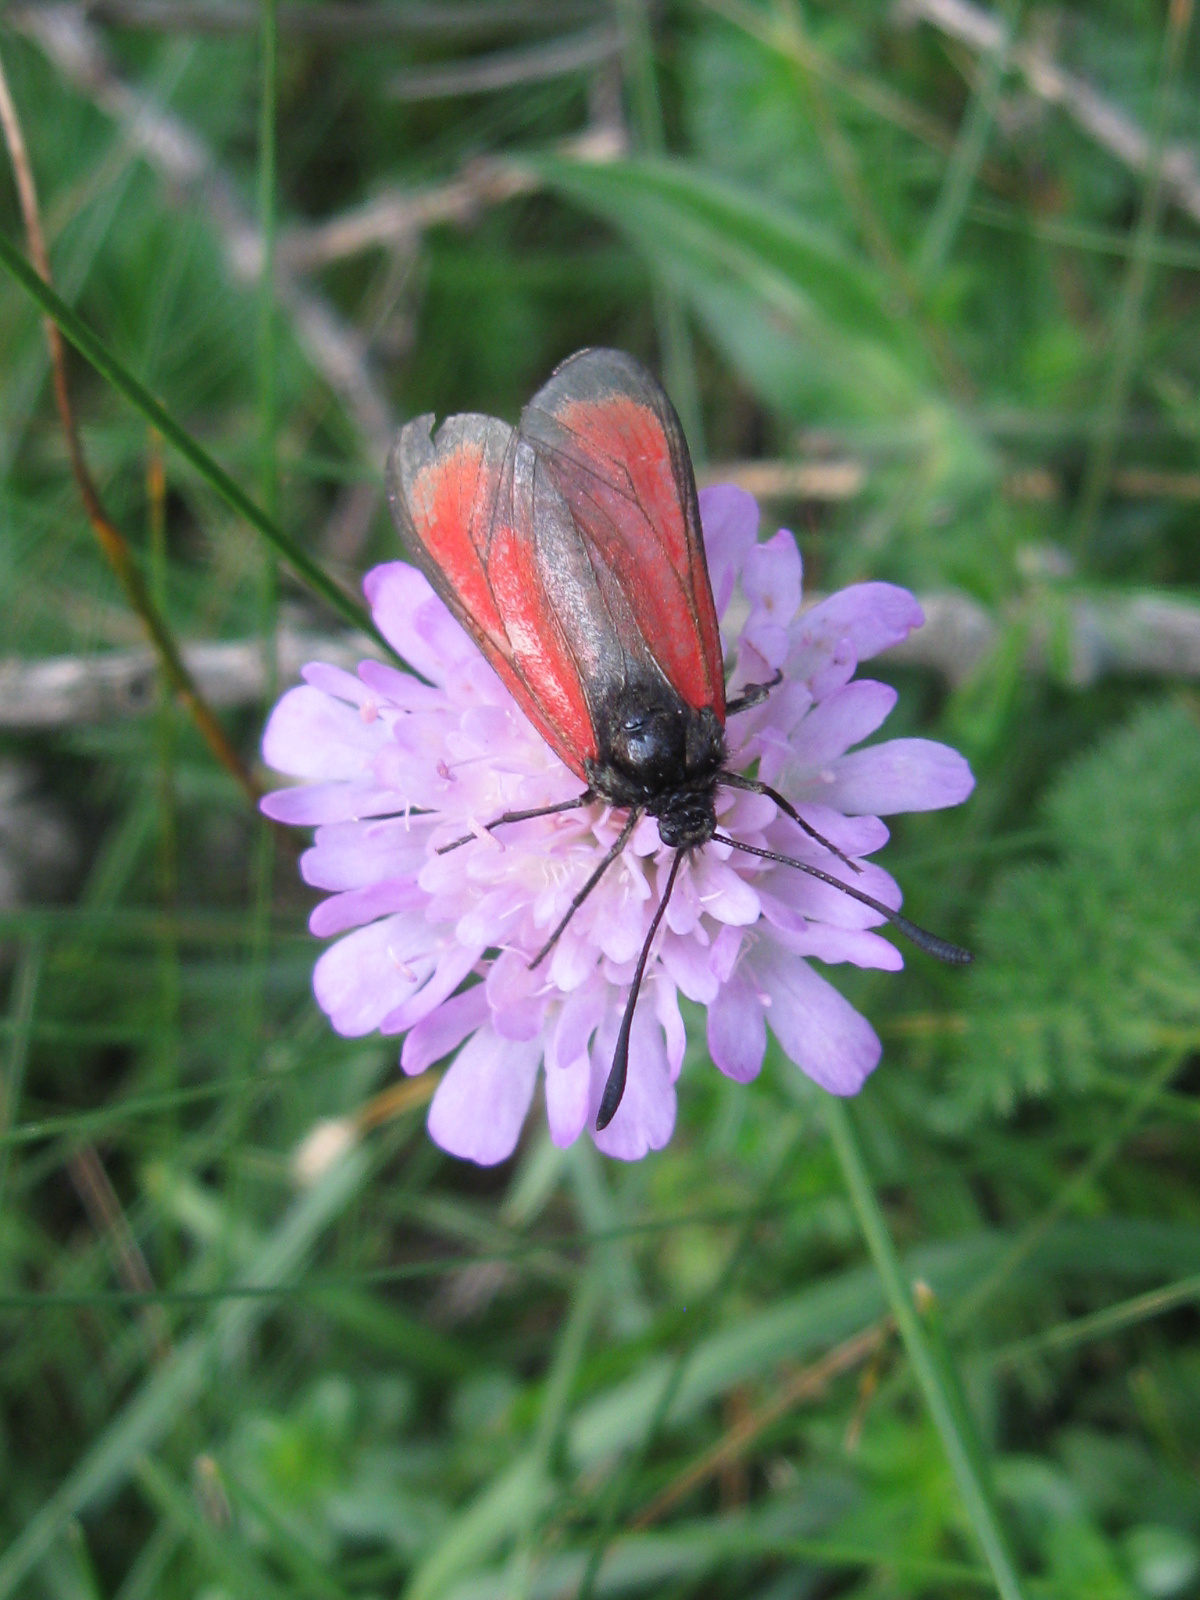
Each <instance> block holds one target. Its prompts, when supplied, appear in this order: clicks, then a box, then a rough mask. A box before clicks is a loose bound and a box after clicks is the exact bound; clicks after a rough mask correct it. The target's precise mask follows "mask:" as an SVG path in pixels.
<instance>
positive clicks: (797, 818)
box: [717, 771, 862, 872]
mask: <svg viewBox="0 0 1200 1600" xmlns="http://www.w3.org/2000/svg"><path fill="white" fill-rule="evenodd" d="M717 778H718V780H719V781H720V782H721V783H727V784H728V785H729V787H730V788H731V789H745V790H746V791H747V793H749V794H765V795H766V797H767V799H768V800H774V802H775V804H776V805H777V806H778V807H779V809H780V810H781V811H782V812H783V814H784V816H785V817H791V819H792V821H793V822H794V823H795V824H796V826H797V827H798V828H800V829H801V830H802V831H803V832H804V833H806V834H807V835H808V837H809V838H810V839H815V840H816V842H817V843H818V844H819V845H823V846H824V847H825V849H826V850H828V851H829V853H830V855H834V856H836V857H837V858H838V860H839V861H841V862H844V864H845V865H846V866H848V867H849V868H850V870H851V872H861V871H862V868H861V867H860V866H859V864H858V862H857V861H852V860H851V859H850V857H849V856H848V855H844V854H843V853H842V851H840V850H839V849H838V847H837V845H835V844H831V843H830V841H829V840H828V839H827V838H826V837H825V835H824V834H823V833H818V832H817V830H816V829H815V828H814V827H812V826H811V824H809V823H807V822H805V820H804V818H803V817H802V816H801V815H800V813H799V812H798V811H797V810H796V808H795V806H794V805H793V804H792V802H791V801H790V800H787V799H785V798H784V797H783V795H781V794H780V792H779V790H778V789H772V787H771V785H770V784H769V783H760V782H759V780H758V779H757V778H743V776H742V774H741V773H740V772H724V771H722V772H718V773H717Z"/></svg>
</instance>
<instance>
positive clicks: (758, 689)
mask: <svg viewBox="0 0 1200 1600" xmlns="http://www.w3.org/2000/svg"><path fill="white" fill-rule="evenodd" d="M782 682H783V670H782V668H779V669H777V670H776V673H775V676H774V677H773V678H772V679H771V681H770V683H748V684H747V685H746V687H745V688H744V689H743V690H742V692H741V694H740V695H738V697H737V699H736V700H729V701H726V704H725V715H726V716H727V717H735V716H736V715H737V714H738V712H739V711H749V709H750V707H751V706H760V705H762V703H763V701H764V700H765V699H766V698H767V696H768V695H769V694H770V692H771V690H772V689H776V688H778V687H779V685H780V684H781V683H782Z"/></svg>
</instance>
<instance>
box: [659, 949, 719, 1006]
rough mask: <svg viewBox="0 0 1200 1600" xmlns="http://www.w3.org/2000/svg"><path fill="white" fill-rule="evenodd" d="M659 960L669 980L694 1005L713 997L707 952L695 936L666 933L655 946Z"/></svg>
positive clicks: (714, 982)
mask: <svg viewBox="0 0 1200 1600" xmlns="http://www.w3.org/2000/svg"><path fill="white" fill-rule="evenodd" d="M658 955H659V960H660V961H661V962H662V964H663V968H664V969H665V971H666V972H667V974H668V976H669V977H670V978H671V979H672V981H673V982H675V983H676V984H678V985H679V987H680V988H681V989H682V990H683V992H684V994H685V995H686V996H687V997H688V999H689V1000H693V1001H695V1003H696V1004H697V1005H701V1006H707V1005H711V1004H712V1002H713V1001H714V1000H715V999H716V997H717V989H718V984H717V980H716V978H715V977H714V976H713V970H712V964H711V961H710V959H709V952H708V951H707V950H706V949H705V948H704V946H703V945H700V944H697V943H696V941H695V939H681V938H680V937H679V936H678V934H674V933H668V934H667V935H666V936H665V937H663V939H662V943H661V945H660V946H659V951H658Z"/></svg>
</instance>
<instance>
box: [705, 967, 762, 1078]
mask: <svg viewBox="0 0 1200 1600" xmlns="http://www.w3.org/2000/svg"><path fill="white" fill-rule="evenodd" d="M766 1048H767V1026H766V1023H765V1022H764V1020H763V1007H762V1001H761V1000H760V999H759V997H758V994H757V992H756V991H755V989H754V987H753V985H752V984H750V983H749V982H747V980H746V979H745V978H744V977H743V976H742V975H741V973H740V972H739V973H735V974H734V976H733V977H732V978H730V979H729V981H728V982H727V983H725V984H722V986H721V992H720V994H719V995H718V996H717V998H716V999H715V1000H714V1001H713V1003H712V1005H710V1006H709V1008H708V1053H709V1055H710V1056H711V1057H712V1058H713V1062H714V1064H715V1065H716V1066H717V1067H719V1068H720V1070H721V1071H722V1072H723V1073H724V1074H725V1076H726V1077H727V1078H733V1079H735V1081H736V1082H738V1083H749V1082H750V1080H751V1078H756V1077H757V1076H758V1074H759V1072H760V1071H761V1070H762V1064H763V1053H764V1051H765V1050H766Z"/></svg>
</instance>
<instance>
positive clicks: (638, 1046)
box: [588, 1004, 675, 1161]
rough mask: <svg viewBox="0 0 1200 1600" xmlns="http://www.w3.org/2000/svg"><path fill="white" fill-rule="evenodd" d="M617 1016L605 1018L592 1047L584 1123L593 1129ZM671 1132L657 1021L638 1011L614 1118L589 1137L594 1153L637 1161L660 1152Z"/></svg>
mask: <svg viewBox="0 0 1200 1600" xmlns="http://www.w3.org/2000/svg"><path fill="white" fill-rule="evenodd" d="M619 1023H620V1012H619V1011H618V1010H616V1009H614V1010H612V1011H610V1012H609V1014H608V1016H607V1017H606V1018H605V1021H604V1024H603V1025H602V1026H601V1028H600V1030H599V1032H598V1033H597V1035H596V1039H595V1043H594V1044H593V1045H592V1076H591V1092H590V1096H589V1099H588V1121H589V1123H590V1124H591V1125H592V1127H595V1123H596V1114H597V1112H598V1111H599V1110H600V1098H601V1096H602V1095H603V1093H604V1085H605V1084H606V1083H607V1082H608V1074H609V1071H610V1069H611V1067H612V1058H613V1047H614V1046H615V1044H616V1037H617V1028H618V1026H619ZM674 1129H675V1088H674V1085H673V1084H672V1082H671V1073H670V1068H669V1065H668V1062H667V1056H666V1051H665V1050H664V1048H663V1041H662V1033H661V1031H660V1029H659V1026H658V1020H657V1018H656V1017H655V1016H654V1015H653V1013H652V1011H651V1009H650V1007H649V1006H648V1005H645V1004H641V1005H639V1006H638V1008H637V1010H636V1011H635V1012H634V1016H633V1027H632V1029H631V1031H630V1035H629V1077H628V1079H627V1081H626V1084H625V1094H624V1097H623V1098H622V1100H621V1104H620V1106H619V1107H618V1109H617V1114H616V1116H615V1117H614V1118H613V1119H612V1121H611V1122H610V1123H609V1125H608V1127H607V1128H605V1129H604V1131H603V1132H602V1133H593V1135H592V1137H593V1139H594V1140H595V1142H596V1147H597V1149H599V1150H603V1152H604V1154H605V1155H606V1156H616V1157H617V1159H618V1160H621V1161H640V1160H641V1159H642V1157H643V1156H644V1155H645V1154H646V1153H647V1151H649V1150H661V1149H662V1148H663V1146H664V1145H665V1144H666V1143H667V1142H668V1141H669V1139H670V1137H671V1134H672V1133H673V1132H674Z"/></svg>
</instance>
